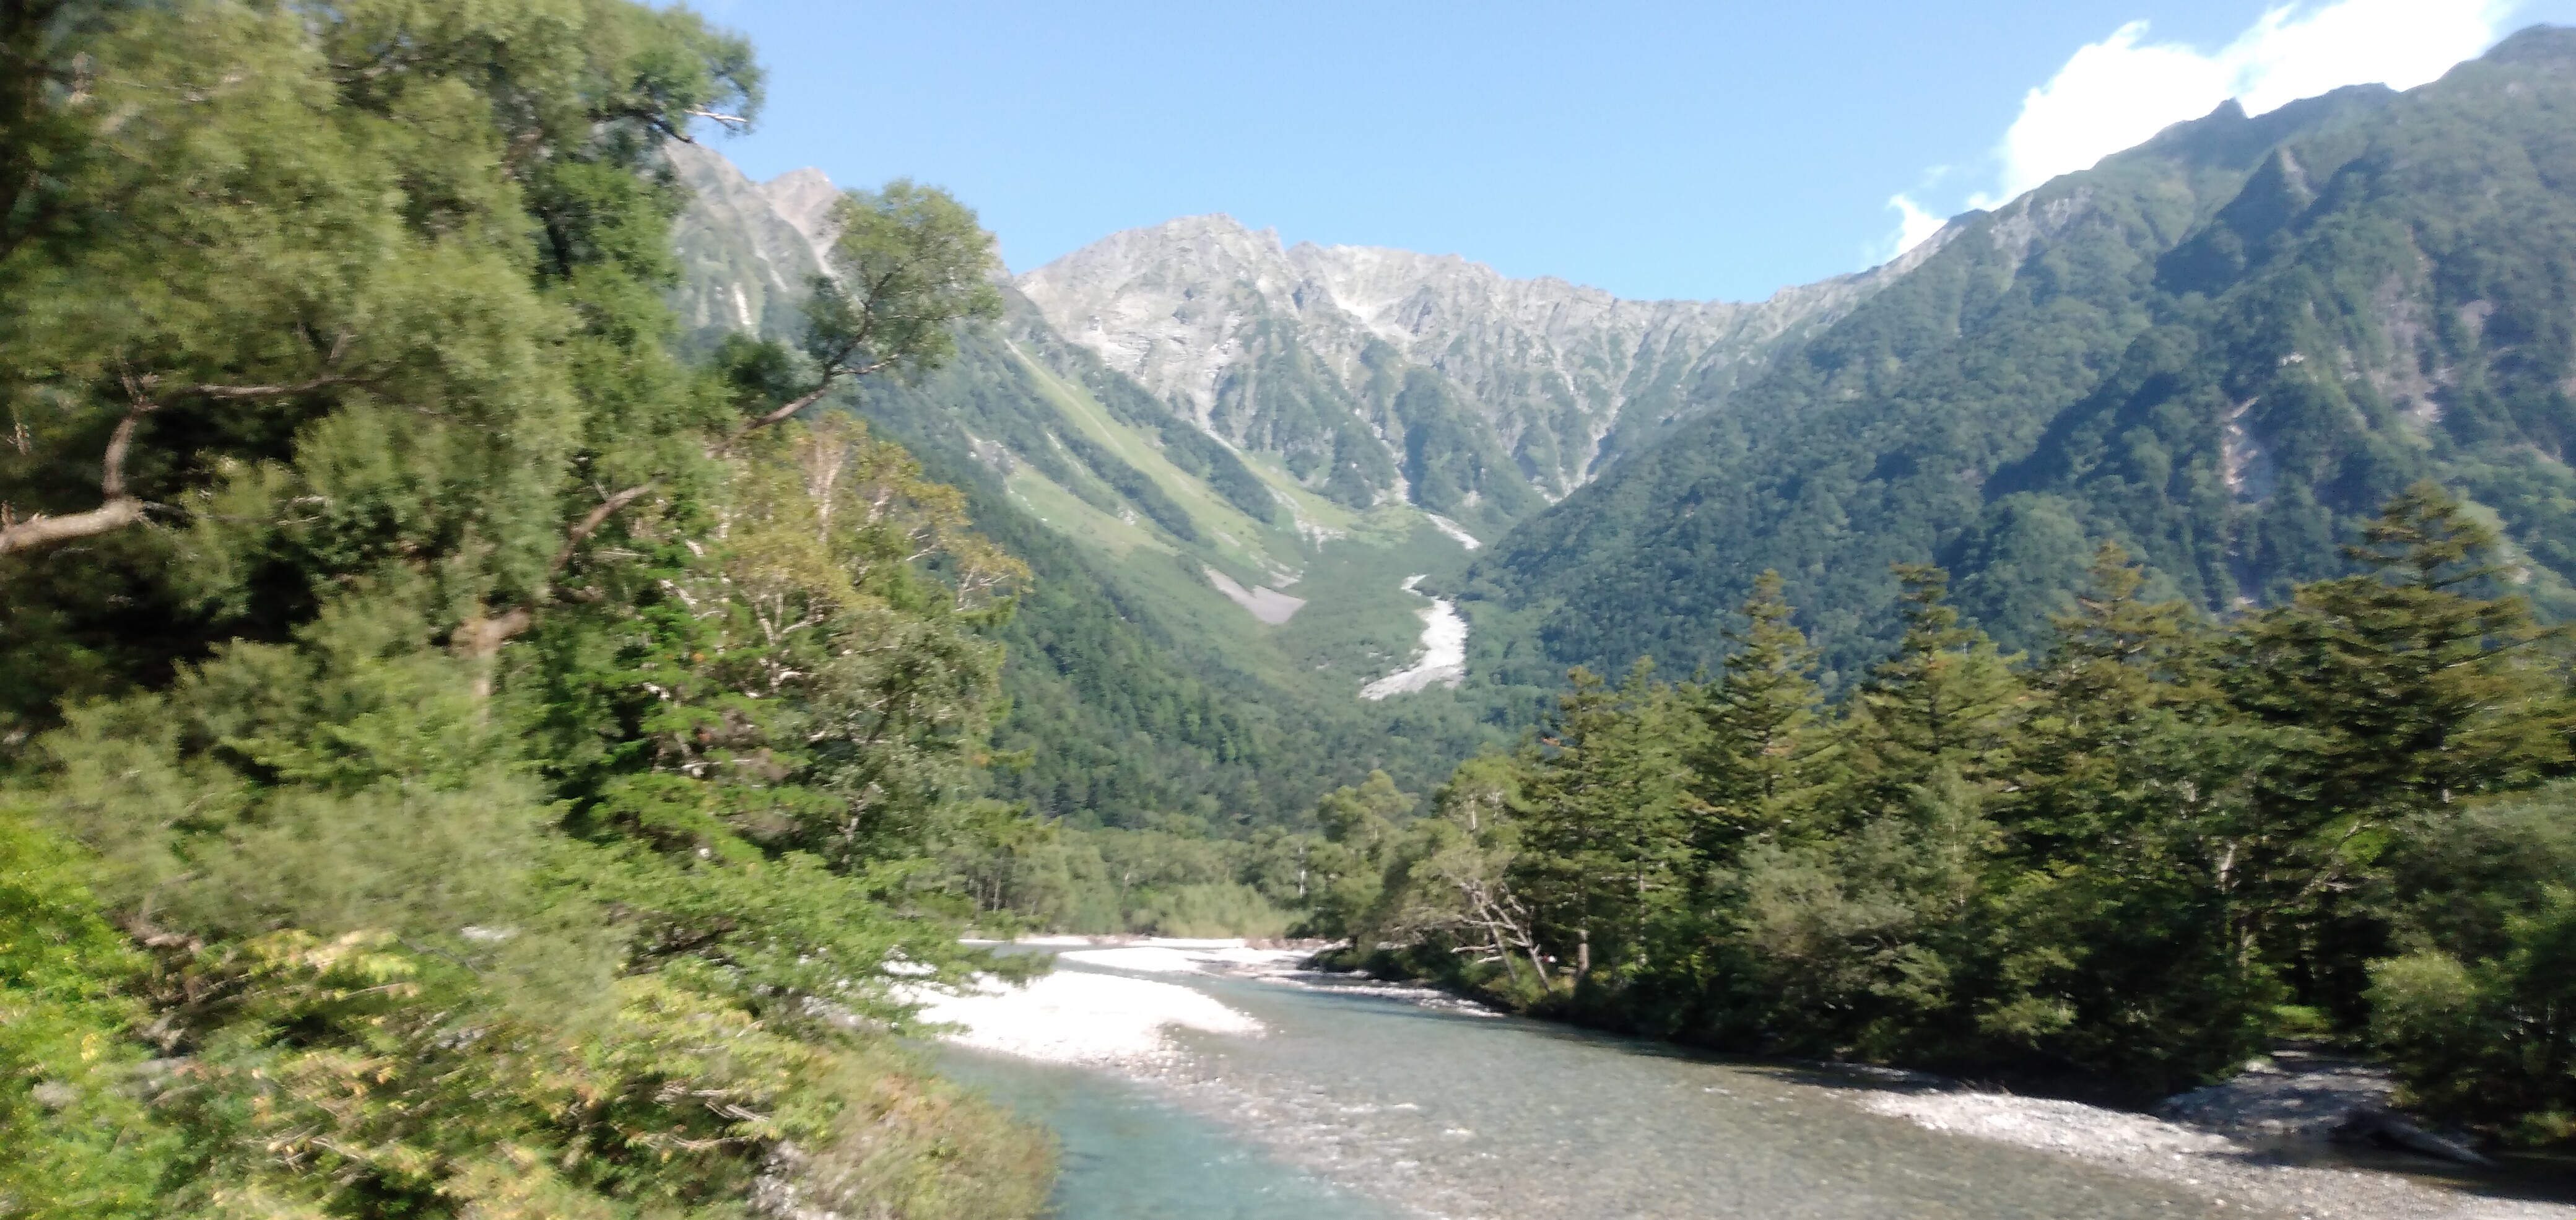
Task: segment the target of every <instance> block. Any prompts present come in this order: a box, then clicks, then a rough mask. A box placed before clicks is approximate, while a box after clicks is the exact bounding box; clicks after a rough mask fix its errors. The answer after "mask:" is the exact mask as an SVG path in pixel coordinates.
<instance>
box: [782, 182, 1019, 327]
mask: <svg viewBox="0 0 2576 1220" xmlns="http://www.w3.org/2000/svg"><path fill="white" fill-rule="evenodd" d="M831 224H832V226H833V227H834V228H835V229H836V230H837V233H836V235H835V236H834V237H833V239H832V245H831V248H830V250H829V251H828V252H827V253H828V261H829V263H830V270H831V274H830V275H826V276H820V277H817V278H816V279H815V281H814V284H813V295H812V296H811V297H809V298H808V299H807V301H806V304H805V320H806V328H807V329H806V338H805V351H806V353H807V354H808V355H810V356H812V357H813V358H814V360H815V362H816V363H817V364H820V365H821V366H822V367H823V369H824V371H825V374H826V375H827V376H830V375H834V374H840V373H849V374H867V373H874V372H877V371H879V370H887V371H895V372H904V373H909V372H912V371H914V370H919V369H927V368H936V367H938V366H939V365H940V364H941V363H943V362H945V361H946V360H947V359H948V357H949V356H951V355H952V354H954V353H955V352H956V350H957V340H956V337H955V335H954V334H953V333H952V331H951V329H950V327H951V326H952V324H954V323H955V322H957V321H959V320H963V319H990V318H998V317H1000V316H1001V313H1002V294H1001V290H1000V289H998V288H995V287H994V286H993V284H992V276H993V274H994V273H995V270H996V269H997V268H998V267H999V265H1000V263H999V260H998V258H997V257H996V256H995V255H994V253H993V239H992V236H991V235H990V234H988V233H986V232H984V230H983V227H982V226H981V225H979V224H977V223H976V221H975V213H974V212H972V211H969V210H968V209H967V208H966V207H965V206H964V205H962V204H960V203H958V202H957V201H956V200H955V199H954V198H952V197H950V196H949V194H948V193H947V192H946V191H942V190H939V189H938V188H936V187H922V186H916V185H914V184H913V182H912V181H911V180H910V179H908V178H898V179H896V180H895V181H893V182H889V183H887V184H886V186H885V188H884V189H883V190H877V191H866V190H853V191H848V192H844V193H843V195H842V196H841V200H840V202H839V203H836V204H834V205H833V207H832V214H831Z"/></svg>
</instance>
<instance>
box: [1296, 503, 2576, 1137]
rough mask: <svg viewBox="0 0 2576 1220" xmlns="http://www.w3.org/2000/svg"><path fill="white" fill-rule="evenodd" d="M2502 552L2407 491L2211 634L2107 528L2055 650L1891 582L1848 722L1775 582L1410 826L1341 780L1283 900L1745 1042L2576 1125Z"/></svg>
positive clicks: (2562, 776)
mask: <svg viewBox="0 0 2576 1220" xmlns="http://www.w3.org/2000/svg"><path fill="white" fill-rule="evenodd" d="M2497 542H2498V540H2497V538H2496V537H2495V535H2494V533H2493V532H2492V531H2491V530H2489V529H2488V527H2486V526H2484V525H2482V524H2480V523H2479V522H2478V521H2477V520H2476V519H2475V518H2474V517H2473V516H2472V515H2471V514H2469V513H2468V512H2466V511H2465V510H2464V509H2463V507H2462V505H2461V504H2460V502H2459V501H2457V500H2455V499H2453V498H2451V497H2450V496H2449V495H2448V494H2447V493H2445V492H2443V491H2442V490H2441V489H2440V488H2439V487H2437V486H2435V485H2432V484H2421V485H2418V486H2416V487H2414V488H2411V489H2409V490H2407V491H2405V492H2403V493H2401V494H2400V495H2398V496H2396V497H2395V498H2393V499H2392V500H2391V502H2390V503H2389V504H2388V505H2387V506H2386V510H2385V512H2384V514H2383V515H2382V516H2381V517H2379V518H2378V519H2377V520H2376V521H2374V522H2373V523H2372V524H2371V525H2370V526H2369V527H2368V529H2367V531H2366V538H2365V541H2364V542H2363V543H2361V544H2357V545H2356V546H2355V547H2354V548H2353V550H2352V552H2351V555H2350V557H2351V559H2352V561H2353V562H2354V563H2355V564H2356V565H2357V566H2359V567H2361V568H2362V569H2364V570H2363V572H2362V573H2361V574H2357V575H2352V576H2346V577H2338V578H2334V579H2329V580H2321V581H2314V582H2310V583H2307V584H2303V585H2300V586H2298V587H2297V588H2296V590H2295V591H2294V592H2293V595H2292V596H2291V597H2290V598H2289V599H2288V600H2286V601H2285V602H2284V603H2283V604H2281V605H2279V606H2276V607H2273V608H2270V609H2265V610H2261V611H2258V612H2253V613H2249V614H2246V615H2243V616H2240V617H2237V618H2235V619H2233V620H2230V621H2228V622H2225V623H2217V622H2213V621H2211V620H2210V619H2209V618H2208V617H2207V616H2205V615H2203V614H2202V613H2200V612H2199V611H2198V610H2197V609H2196V608H2195V607H2193V606H2192V605H2191V604H2190V603H2188V602H2186V601H2181V600H2167V599H2160V598H2156V597H2154V596H2152V595H2150V594H2149V593H2148V591H2147V578H2146V573H2145V571H2144V569H2143V568H2142V567H2140V566H2139V565H2137V564H2135V563H2133V562H2131V561H2130V559H2129V557H2128V556H2127V555H2126V554H2125V553H2124V552H2122V551H2121V550H2120V549H2119V548H2118V547H2117V546H2115V545H2105V546H2104V547H2102V548H2101V549H2100V550H2099V551H2098V552H2097V554H2096V555H2095V557H2094V559H2093V561H2092V564H2091V574H2090V577H2089V580H2088V582H2087V584H2086V585H2084V586H2082V587H2081V588H2080V592H2079V596H2078V597H2077V598H2076V599H2075V600H2074V602H2073V604H2072V605H2071V606H2070V608H2069V609H2068V610H2066V611H2065V612H2063V613H2061V614H2060V615H2059V616H2058V617H2057V618H2056V620H2055V623H2054V625H2053V628H2052V631H2051V635H2050V638H2049V641H2048V643H2047V645H2046V647H2045V649H2044V651H2042V652H2041V653H2040V654H2038V655H2037V656H2035V657H2025V656H2023V655H2020V654H2013V655H2006V654H2004V653H2002V652H2001V651H2000V650H1999V649H1998V648H1997V646H1996V645H1995V643H1994V642H1993V641H1992V640H1991V639H1989V638H1988V637H1987V635H1986V634H1985V633H1984V632H1982V631H1980V630H1978V629H1976V628H1974V627H1972V626H1967V625H1965V624H1964V622H1963V620H1962V619H1961V618H1960V616H1959V614H1958V612H1957V611H1956V610H1955V609H1953V608H1952V607H1951V605H1950V604H1949V602H1948V597H1947V595H1948V576H1947V573H1945V572H1943V571H1942V570H1940V569H1938V568H1934V567H1929V566H1922V565H1916V566H1910V567H1902V568H1899V569H1898V570H1897V571H1896V572H1895V573H1893V576H1894V578H1895V579H1896V580H1897V581H1898V582H1899V585H1900V588H1901V589H1902V591H1903V596H1902V599H1901V601H1900V603H1899V606H1898V613H1899V614H1900V615H1901V618H1902V621H1903V623H1904V624H1905V634H1904V636H1903V639H1902V641H1901V642H1900V644H1899V646H1898V647H1897V649H1896V650H1895V652H1894V653H1893V654H1892V655H1891V656H1889V657H1887V658H1885V659H1884V660H1882V661H1880V662H1879V663H1878V664H1876V665H1875V666H1873V667H1871V669H1870V670H1869V671H1868V673H1867V674H1866V675H1864V676H1862V677H1861V678H1859V679H1858V680H1856V681H1854V682H1853V683H1852V684H1851V693H1850V695H1849V696H1848V697H1847V698H1845V699H1843V700H1842V701H1840V702H1839V703H1838V704H1833V705H1828V704H1827V703H1826V702H1825V701H1824V699H1823V696H1822V692H1821V690H1820V688H1819V685H1818V683H1817V671H1818V664H1819V654H1818V652H1817V650H1816V649H1814V648H1813V647H1812V646H1810V644H1809V643H1808V640H1807V637H1806V636H1805V634H1804V633H1803V632H1801V631H1800V630H1799V628H1798V627H1797V626H1796V625H1795V621H1794V620H1795V618H1796V615H1795V613H1794V612H1793V610H1792V608H1791V607H1790V605H1789V604H1788V603H1787V602H1786V601H1785V600H1784V598H1783V594H1782V588H1783V582H1782V581H1781V580H1780V579H1779V578H1778V577H1777V576H1774V575H1769V574H1766V575H1765V576H1763V577H1762V578H1761V579H1759V580H1758V581H1757V582H1756V584H1755V589H1754V592H1753V594H1752V595H1751V597H1750V598H1749V600H1748V601H1747V602H1746V603H1745V604H1744V605H1743V607H1742V608H1741V617H1742V620H1743V622H1744V623H1745V624H1746V625H1745V626H1744V627H1743V628H1741V629H1740V630H1738V631H1736V632H1733V633H1731V635H1730V637H1729V642H1730V644H1731V646H1732V651H1731V652H1729V653H1728V654H1727V656H1726V659H1725V661H1724V664H1723V667H1722V669H1721V670H1720V671H1718V672H1717V673H1715V674H1713V675H1711V676H1709V677H1707V678H1705V679H1699V680H1691V681H1683V682H1679V683H1666V682H1664V681H1662V680H1661V679H1659V678H1657V677H1655V675H1654V672H1653V670H1652V667H1651V666H1650V665H1648V664H1647V663H1645V662H1640V663H1638V664H1637V665H1636V666H1635V667H1634V668H1632V669H1631V670H1630V671H1629V672H1628V673H1627V675H1626V676H1625V677H1624V678H1623V679H1621V680H1619V681H1618V682H1616V683H1612V682H1609V681H1606V680H1604V679H1602V678H1599V677H1596V676H1593V675H1591V674H1589V673H1586V672H1584V671H1581V670H1577V671H1575V673H1574V675H1573V686H1572V689H1571V690H1570V691H1569V692H1568V693H1567V694H1565V695H1564V696H1563V698H1562V699H1561V701H1560V703H1559V706H1558V708H1557V710H1556V712H1555V714H1554V715H1552V716H1551V717H1549V718H1548V719H1547V721H1546V722H1545V723H1544V725H1542V726H1541V727H1540V728H1539V729H1538V730H1537V732H1536V733H1535V734H1534V735H1533V737H1532V738H1531V739H1530V740H1529V741H1527V742H1526V743H1525V744H1524V745H1523V746H1522V747H1521V748H1520V749H1518V750H1517V751H1515V752H1511V753H1507V754H1506V753H1493V754H1488V755H1485V756H1482V757H1479V758H1476V759H1473V760H1471V761H1469V762H1468V763H1466V764H1465V765H1463V766H1462V767H1460V768H1459V770H1458V772H1457V774H1456V775H1455V776H1454V777H1453V778H1452V779H1451V780H1450V781H1449V783H1448V784H1446V785H1445V786H1443V787H1442V788H1441V789H1440V790H1439V791H1438V792H1437V793H1436V794H1435V795H1434V797H1433V798H1432V801H1431V809H1430V810H1429V811H1427V812H1426V813H1425V814H1424V815H1423V816H1418V817H1408V816H1407V815H1408V812H1409V811H1410V810H1411V809H1412V807H1413V806H1414V804H1415V802H1414V800H1413V798H1411V797H1409V796H1407V795H1405V794H1403V793H1402V792H1400V791H1398V790H1397V789H1396V787H1395V786H1394V785H1393V784H1392V783H1390V782H1388V781H1387V780H1386V778H1385V777H1383V776H1381V777H1377V778H1376V779H1374V780H1372V781H1371V782H1370V783H1369V784H1368V785H1365V786H1362V787H1359V788H1355V789H1346V790H1344V791H1342V792H1340V793H1337V794H1335V795H1334V796H1332V797H1330V798H1328V799H1327V800H1326V801H1325V802H1323V804H1322V805H1321V806H1320V807H1319V810H1318V813H1319V820H1320V821H1321V822H1322V823H1323V834H1322V836H1321V837H1320V839H1319V840H1317V841H1315V842H1312V843H1309V844H1305V845H1304V847H1303V853H1302V855H1300V856H1299V863H1300V865H1301V869H1300V871H1299V872H1298V873H1297V874H1296V875H1297V877H1298V878H1299V881H1300V884H1299V886H1298V887H1297V889H1296V890H1295V891H1294V892H1283V891H1280V890H1277V889H1276V888H1274V890H1273V893H1274V895H1275V896H1276V897H1278V898H1279V899H1280V900H1282V901H1283V902H1287V903H1290V904H1293V905H1295V906H1297V907H1298V908H1300V909H1301V910H1302V911H1304V912H1305V916H1304V918H1305V927H1306V928H1307V930H1309V931H1311V932H1313V933H1315V934H1318V935H1329V936H1336V937H1348V938H1350V939H1351V942H1352V943H1353V944H1354V945H1356V946H1359V947H1360V948H1359V949H1354V950H1348V951H1346V956H1347V957H1348V958H1349V960H1351V961H1352V962H1353V963H1355V964H1367V965H1371V966H1374V967H1376V968H1378V969H1393V970H1401V971H1406V972H1410V973H1414V974H1419V975H1427V976H1430V977H1434V978H1439V979H1444V980H1447V981H1449V982H1450V983H1452V984H1454V985H1458V986H1462V987H1466V988H1470V989H1475V990H1479V991H1481V992H1483V993H1485V994H1487V995H1489V996H1491V997H1493V998H1495V999H1496V1000H1498V1001H1500V1002H1503V1003H1506V1004H1509V1005H1513V1006H1517V1007H1522V1008H1527V1009H1531V1010H1534V1011H1539V1012H1543V1013H1548V1014H1553V1015H1558V1016H1563V1017H1568V1018H1571V1019H1575V1020H1580V1021H1585V1022H1591V1023H1598V1024H1604V1025H1609V1026H1612V1027H1616V1028H1621V1029H1628V1030H1634V1031H1639V1032H1645V1033H1651V1034H1655V1035H1658V1036H1663V1037H1669V1038H1676V1039H1681V1040H1685V1041H1689V1042H1694V1043H1698V1044H1702V1045H1707V1046H1712V1047H1719V1048H1724V1049H1727V1050H1732V1051H1739V1052H1750V1053H1759V1054H1771V1055H1779V1054H1785V1055H1797V1056H1808V1057H1819V1058H1834V1059H1859V1060H1864V1061H1873V1062H1898V1063H1905V1064H1909V1065H1917V1066H1930V1067H1936V1068H1943V1069H1948V1070H1953V1071H1962V1072H1970V1073H1979V1074H1987V1073H1999V1074H2002V1075H2004V1076H2006V1077H2008V1078H2011V1079H2014V1080H2018V1081H2024V1082H2033V1081H2036V1082H2041V1083H2046V1084H2049V1085H2052V1086H2053V1087H2057V1088H2072V1089H2077V1090H2081V1091H2086V1092H2091V1093H2094V1094H2096V1095H2103V1094H2108V1095H2110V1096H2114V1097H2127V1098H2150V1097H2155V1096H2160V1095H2162V1094H2165V1093H2169V1092H2172V1091H2175V1090H2178V1089H2182V1088H2187V1087H2191V1086H2193V1085H2196V1084H2199V1083H2203V1082H2206V1081H2209V1080H2212V1079H2216V1078H2218V1077H2221V1076H2224V1075H2226V1074H2229V1073H2231V1072H2233V1071H2234V1070H2235V1069H2236V1068H2237V1067H2238V1066H2239V1065H2240V1064H2242V1063H2243V1062H2245V1061H2246V1060H2247V1059H2249V1058H2252V1057H2254V1056H2257V1055H2259V1054H2261V1053H2263V1052H2264V1051H2265V1049H2266V1048H2267V1047H2268V1046H2269V1045H2270V1044H2271V1042H2272V1040H2273V1039H2276V1038H2279V1037H2284V1036H2294V1037H2311V1038H2325V1039H2336V1040H2341V1041H2343V1042H2345V1043H2347V1044H2349V1045H2352V1046H2356V1047H2364V1048H2368V1049H2369V1050H2371V1051H2373V1052H2374V1053H2377V1054H2379V1055H2383V1056H2385V1057H2386V1059H2387V1060H2388V1061H2389V1062H2390V1063H2392V1064H2393V1065H2394V1066H2395V1067H2396V1069H2397V1070H2398V1072H2399V1074H2400V1078H2401V1080H2402V1081H2403V1083H2404V1086H2405V1089H2406V1094H2405V1096H2406V1100H2407V1101H2408V1102H2409V1103H2410V1104H2413V1105H2416V1106H2419V1107H2421V1108H2422V1109H2424V1110H2425V1111H2427V1112H2430V1113H2432V1114H2435V1115H2438V1116H2440V1117H2442V1118H2444V1119H2449V1120H2457V1121H2461V1122H2466V1123H2470V1124H2473V1125H2475V1126H2477V1127H2479V1128H2481V1129H2483V1130H2486V1131H2488V1132H2490V1133H2492V1134H2494V1135H2496V1136H2498V1137H2500V1138H2503V1139H2505V1140H2507V1141H2510V1142H2515V1143H2522V1144H2529V1145H2563V1144H2565V1143H2567V1142H2568V1141H2570V1140H2571V1139H2576V1023H2571V1022H2570V1020H2569V1014H2570V1013H2571V1012H2576V958H2571V957H2570V953H2571V952H2576V889H2571V888H2570V881H2571V878H2576V783H2571V782H2570V781H2569V779H2568V778H2567V777H2568V776H2569V775H2570V774H2571V772H2576V752H2571V736H2570V734H2571V732H2576V700H2572V699H2571V694H2570V689H2569V678H2570V673H2571V671H2570V668H2569V650H2568V648H2567V645H2566V640H2565V637H2564V635H2563V634H2562V633H2560V632H2557V631H2554V630H2549V629H2545V628H2542V627H2540V626H2538V625H2536V624H2535V622H2534V617H2533V613H2532V609H2531V607H2530V605H2529V603H2528V602H2527V601H2525V600H2523V599H2522V598H2521V597H2520V596H2519V595H2518V594H2515V595H2501V596H2500V595H2499V594H2500V593H2501V590H2500V589H2499V588H2498V586H2499V584H2500V583H2501V582H2500V580H2499V577H2500V576H2502V575H2504V573H2505V569H2504V568H2503V567H2501V566H2500V565H2499V564H2498V563H2496V562H2495V558H2494V557H2495V554H2496V552H2497V549H2498V547H2497ZM1256 863H1257V862H1256ZM1245 876H1246V880H1248V881H1256V882H1257V881H1260V880H1262V879H1263V878H1262V877H1261V875H1260V874H1259V872H1258V870H1257V869H1254V870H1248V871H1247V873H1246V874H1245ZM1274 885H1275V883H1274ZM1370 946H1375V948H1374V949H1369V947H1370ZM1363 950H1365V951H1363Z"/></svg>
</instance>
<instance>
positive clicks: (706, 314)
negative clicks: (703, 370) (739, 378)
mask: <svg viewBox="0 0 2576 1220" xmlns="http://www.w3.org/2000/svg"><path fill="white" fill-rule="evenodd" d="M665 152H666V154H667V155H668V156H669V157H670V160H671V168H672V171H673V172H674V173H676V174H677V175H678V176H679V179H680V182H681V184H682V185H683V186H686V187H687V188H688V189H689V193H690V200H689V206H688V208H687V209H686V210H684V211H682V212H681V213H680V216H679V219H678V220H677V221H676V222H675V223H674V224H673V225H672V240H673V243H674V244H675V245H676V246H677V247H678V252H679V255H680V262H681V265H682V266H683V267H685V268H687V270H688V275H687V276H686V277H685V279H684V280H683V282H682V283H681V285H680V287H679V288H678V289H677V290H676V291H675V293H674V294H673V297H672V305H673V307H674V308H675V309H677V310H678V311H679V314H680V324H681V326H682V327H683V328H685V329H687V330H689V331H691V332H693V333H712V332H721V331H726V330H744V331H750V332H753V333H756V334H788V333H792V331H793V330H794V326H793V321H792V320H793V319H794V317H795V311H796V307H797V305H798V304H799V303H800V302H802V301H803V300H804V299H805V291H806V288H805V286H806V283H807V281H809V280H811V279H812V278H813V276H814V275H815V274H816V273H818V272H820V271H821V270H822V269H823V257H822V246H823V242H824V240H825V238H826V236H827V235H826V234H825V232H824V221H825V219H826V217H827V216H828V214H829V213H830V211H831V207H832V203H833V201H834V200H836V199H839V198H840V191H839V190H838V189H836V188H835V187H833V185H832V180H831V179H829V178H826V177H824V176H823V174H822V171H820V170H811V169H800V170H796V171H794V172H793V173H788V174H784V175H781V176H780V177H778V178H777V179H775V180H773V181H771V182H767V183H760V182H754V181H752V180H751V179H749V178H747V177H744V176H743V173H742V171H741V170H739V169H736V168H734V165H733V162H731V161H727V160H725V158H724V154H722V153H719V152H717V151H715V150H714V149H711V148H708V147H705V146H704V145H699V144H681V143H676V142H675V143H672V144H670V145H667V146H666V148H665Z"/></svg>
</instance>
